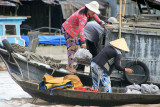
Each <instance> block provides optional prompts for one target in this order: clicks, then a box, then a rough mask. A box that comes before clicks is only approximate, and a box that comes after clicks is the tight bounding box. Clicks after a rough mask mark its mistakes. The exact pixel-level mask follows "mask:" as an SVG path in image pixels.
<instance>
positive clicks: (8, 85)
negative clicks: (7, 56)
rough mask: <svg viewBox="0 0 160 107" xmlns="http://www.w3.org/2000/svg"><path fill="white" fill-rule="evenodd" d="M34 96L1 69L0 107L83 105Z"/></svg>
mask: <svg viewBox="0 0 160 107" xmlns="http://www.w3.org/2000/svg"><path fill="white" fill-rule="evenodd" d="M32 100H33V98H32V97H31V96H30V95H29V94H28V93H26V92H24V91H23V89H22V88H21V87H20V86H19V85H18V84H17V83H15V82H14V80H13V79H12V78H11V77H10V75H9V73H8V71H0V107H81V106H80V105H76V106H73V105H63V104H62V105H59V104H55V103H48V102H46V101H43V100H40V99H38V100H37V101H36V103H34V104H33V103H32ZM117 107H160V104H146V105H144V104H127V105H121V106H117Z"/></svg>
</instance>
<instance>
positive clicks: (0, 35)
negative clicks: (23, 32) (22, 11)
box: [0, 16, 27, 46]
mask: <svg viewBox="0 0 160 107" xmlns="http://www.w3.org/2000/svg"><path fill="white" fill-rule="evenodd" d="M25 19H27V17H9V16H0V44H2V40H3V39H7V40H8V41H9V42H10V43H17V44H19V45H23V46H25V41H24V40H23V39H22V38H21V36H20V25H21V23H22V21H25ZM5 25H15V27H16V34H15V35H7V34H6V32H5V30H6V29H5Z"/></svg>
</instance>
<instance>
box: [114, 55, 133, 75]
mask: <svg viewBox="0 0 160 107" xmlns="http://www.w3.org/2000/svg"><path fill="white" fill-rule="evenodd" d="M121 57H122V55H121V54H117V57H116V58H115V68H116V69H117V70H119V71H125V72H128V73H132V72H133V70H132V69H130V68H123V67H121V65H120V61H121Z"/></svg>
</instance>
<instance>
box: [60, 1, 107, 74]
mask: <svg viewBox="0 0 160 107" xmlns="http://www.w3.org/2000/svg"><path fill="white" fill-rule="evenodd" d="M96 14H100V11H99V4H98V2H97V1H92V2H90V3H88V4H86V5H85V7H83V8H81V9H79V10H78V11H76V12H75V13H74V14H72V15H71V16H70V17H69V18H68V19H67V20H66V21H65V22H64V23H63V24H62V32H63V34H64V37H65V40H66V46H67V53H68V65H67V67H66V69H67V70H69V71H70V72H73V73H76V70H75V69H74V67H73V56H74V54H75V52H76V51H77V49H78V47H77V38H76V37H78V36H79V38H80V41H81V43H82V45H81V47H82V48H86V43H85V36H84V31H83V28H84V27H85V25H86V23H87V21H88V20H89V19H90V18H93V19H94V20H95V21H96V22H97V23H98V24H100V25H101V26H104V24H105V23H103V21H101V20H100V19H99V17H98V16H97V15H96Z"/></svg>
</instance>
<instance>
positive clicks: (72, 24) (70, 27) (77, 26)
mask: <svg viewBox="0 0 160 107" xmlns="http://www.w3.org/2000/svg"><path fill="white" fill-rule="evenodd" d="M82 9H84V7H83V8H81V9H79V10H78V11H76V12H75V13H74V14H73V15H71V16H70V17H69V18H68V19H67V20H66V21H65V22H64V23H63V24H62V26H63V28H64V29H65V30H66V31H67V32H68V33H69V34H70V35H71V36H72V37H73V38H74V39H75V38H76V36H78V35H79V37H80V40H81V41H84V40H85V37H84V32H83V30H82V29H83V28H84V26H85V25H86V23H87V20H88V19H89V15H88V14H87V16H86V15H84V14H79V11H80V10H82ZM92 18H93V19H94V20H95V21H96V22H97V23H100V22H101V20H100V19H99V17H98V16H97V15H96V14H95V15H93V17H92Z"/></svg>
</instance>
